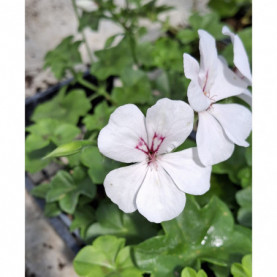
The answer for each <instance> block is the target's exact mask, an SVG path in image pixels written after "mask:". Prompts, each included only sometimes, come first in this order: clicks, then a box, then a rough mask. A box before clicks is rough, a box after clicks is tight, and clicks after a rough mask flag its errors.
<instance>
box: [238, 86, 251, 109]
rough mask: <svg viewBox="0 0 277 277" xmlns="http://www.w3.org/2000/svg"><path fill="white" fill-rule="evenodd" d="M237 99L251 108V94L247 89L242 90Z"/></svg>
mask: <svg viewBox="0 0 277 277" xmlns="http://www.w3.org/2000/svg"><path fill="white" fill-rule="evenodd" d="M238 97H239V98H240V99H242V100H243V101H244V102H246V103H247V104H248V105H249V106H250V107H252V93H251V92H250V91H249V90H248V89H246V90H244V91H243V93H242V94H240V95H238Z"/></svg>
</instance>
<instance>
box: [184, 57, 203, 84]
mask: <svg viewBox="0 0 277 277" xmlns="http://www.w3.org/2000/svg"><path fill="white" fill-rule="evenodd" d="M183 62H184V73H185V76H186V78H187V79H190V80H194V81H198V74H199V64H198V62H197V60H196V59H194V58H193V57H192V56H191V55H189V54H184V55H183Z"/></svg>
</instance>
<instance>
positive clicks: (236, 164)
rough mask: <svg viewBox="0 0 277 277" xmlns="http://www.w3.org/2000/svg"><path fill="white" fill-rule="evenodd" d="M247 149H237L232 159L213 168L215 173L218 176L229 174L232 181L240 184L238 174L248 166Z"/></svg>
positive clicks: (237, 147)
mask: <svg viewBox="0 0 277 277" xmlns="http://www.w3.org/2000/svg"><path fill="white" fill-rule="evenodd" d="M245 151H246V150H245V148H244V147H239V146H236V147H235V151H234V153H233V155H232V156H231V158H230V159H228V160H227V161H224V162H222V163H219V164H216V165H214V166H213V172H214V173H217V174H228V176H229V178H230V180H231V181H232V182H233V183H235V184H240V183H241V181H240V178H239V176H238V173H239V171H240V170H241V169H243V168H244V167H245V166H246V159H245Z"/></svg>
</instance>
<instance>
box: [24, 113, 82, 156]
mask: <svg viewBox="0 0 277 277" xmlns="http://www.w3.org/2000/svg"><path fill="white" fill-rule="evenodd" d="M26 130H27V131H28V132H30V133H31V134H30V135H29V136H28V137H27V139H26V150H27V151H28V152H30V150H31V151H32V150H37V149H40V148H42V147H45V146H46V145H48V144H49V143H50V142H51V141H52V142H53V143H54V144H56V145H57V146H58V145H61V144H64V143H67V142H70V141H72V140H73V139H74V138H75V137H76V136H77V135H78V134H79V133H80V129H79V128H77V127H76V126H74V125H72V124H68V123H61V122H59V121H58V120H55V119H51V118H44V119H41V120H39V121H38V122H37V123H36V124H33V125H31V126H29V127H27V128H26Z"/></svg>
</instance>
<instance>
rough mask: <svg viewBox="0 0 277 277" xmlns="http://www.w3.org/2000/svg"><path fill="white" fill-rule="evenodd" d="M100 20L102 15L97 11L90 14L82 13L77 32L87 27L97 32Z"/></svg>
mask: <svg viewBox="0 0 277 277" xmlns="http://www.w3.org/2000/svg"><path fill="white" fill-rule="evenodd" d="M101 18H102V13H101V12H99V11H98V10H96V11H92V12H86V11H83V12H82V16H81V17H80V22H79V28H78V31H79V32H80V31H82V30H83V29H85V28H86V27H89V28H90V29H92V30H93V31H97V30H98V25H99V21H100V19H101Z"/></svg>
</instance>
